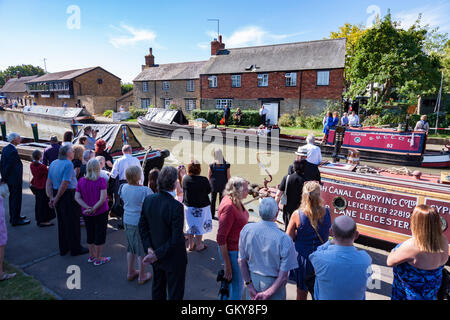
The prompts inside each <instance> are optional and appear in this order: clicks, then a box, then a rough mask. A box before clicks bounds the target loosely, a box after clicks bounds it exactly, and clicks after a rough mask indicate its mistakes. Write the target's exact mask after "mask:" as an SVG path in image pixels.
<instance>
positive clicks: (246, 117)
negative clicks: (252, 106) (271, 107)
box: [191, 109, 260, 127]
mask: <svg viewBox="0 0 450 320" xmlns="http://www.w3.org/2000/svg"><path fill="white" fill-rule="evenodd" d="M241 111H242V117H241V123H240V125H242V126H250V127H255V126H258V125H259V123H260V117H259V111H257V110H241ZM234 113H236V110H231V117H230V119H229V120H228V121H229V124H230V125H236V121H235V120H234V119H233V114H234ZM223 114H224V113H223V110H198V109H196V110H192V111H191V115H192V118H193V119H198V118H203V119H205V120H206V121H208V122H210V123H212V124H215V122H216V118H217V124H219V123H220V120H221V119H222V118H223Z"/></svg>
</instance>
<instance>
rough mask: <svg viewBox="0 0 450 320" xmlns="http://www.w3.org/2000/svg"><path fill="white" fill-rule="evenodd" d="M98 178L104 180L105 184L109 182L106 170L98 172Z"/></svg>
mask: <svg viewBox="0 0 450 320" xmlns="http://www.w3.org/2000/svg"><path fill="white" fill-rule="evenodd" d="M100 177H101V178H103V179H105V180H106V182H108V181H109V172H108V171H106V170H100Z"/></svg>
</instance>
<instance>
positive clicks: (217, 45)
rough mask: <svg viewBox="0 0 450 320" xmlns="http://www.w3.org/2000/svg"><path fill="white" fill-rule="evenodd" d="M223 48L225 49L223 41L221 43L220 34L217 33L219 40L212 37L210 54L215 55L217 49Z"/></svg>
mask: <svg viewBox="0 0 450 320" xmlns="http://www.w3.org/2000/svg"><path fill="white" fill-rule="evenodd" d="M223 49H225V43H222V36H221V35H219V41H217V39H214V40H213V41H212V42H211V55H212V56H215V55H217V52H218V51H220V50H223Z"/></svg>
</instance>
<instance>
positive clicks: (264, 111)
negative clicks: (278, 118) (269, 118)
mask: <svg viewBox="0 0 450 320" xmlns="http://www.w3.org/2000/svg"><path fill="white" fill-rule="evenodd" d="M267 112H268V111H267V109H266V108H264V109H259V115H260V116H262V115H263V114H267Z"/></svg>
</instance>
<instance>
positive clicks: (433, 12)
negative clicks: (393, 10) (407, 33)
mask: <svg viewBox="0 0 450 320" xmlns="http://www.w3.org/2000/svg"><path fill="white" fill-rule="evenodd" d="M419 14H422V19H421V25H422V26H424V25H427V24H428V25H430V27H432V28H435V27H439V31H440V32H449V31H450V19H449V15H450V3H448V2H447V3H444V2H441V3H439V4H438V5H434V6H431V5H427V6H424V7H421V8H414V9H410V10H404V11H401V12H399V13H397V14H394V20H396V21H400V22H401V27H402V28H404V29H408V28H409V27H411V26H412V25H413V24H414V23H415V22H416V20H417V18H418V17H419Z"/></svg>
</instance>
